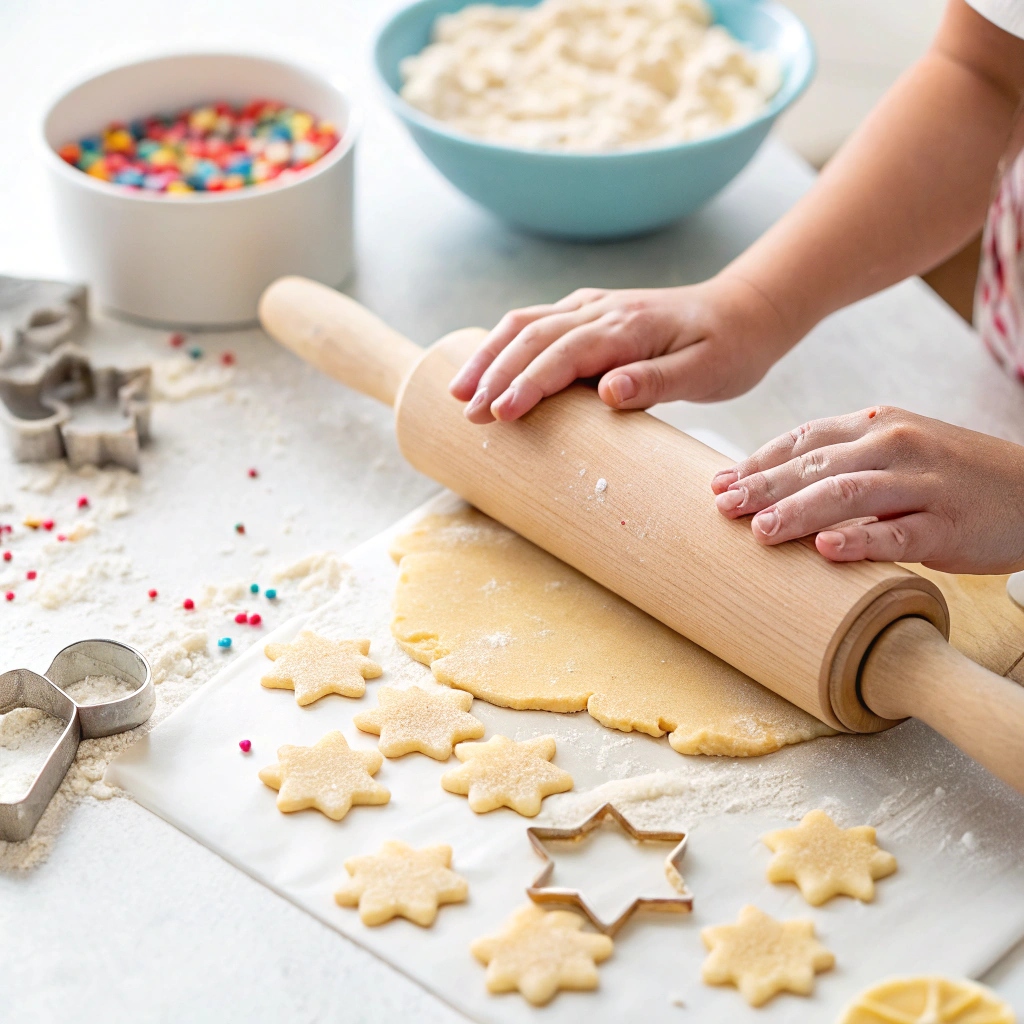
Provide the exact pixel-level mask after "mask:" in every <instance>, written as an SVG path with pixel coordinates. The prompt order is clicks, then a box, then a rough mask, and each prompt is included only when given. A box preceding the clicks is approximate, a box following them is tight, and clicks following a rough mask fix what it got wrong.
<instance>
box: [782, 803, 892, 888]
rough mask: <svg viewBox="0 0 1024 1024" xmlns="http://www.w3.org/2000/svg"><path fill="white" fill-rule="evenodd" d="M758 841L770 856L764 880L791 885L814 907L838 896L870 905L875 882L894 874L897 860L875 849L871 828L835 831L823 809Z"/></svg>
mask: <svg viewBox="0 0 1024 1024" xmlns="http://www.w3.org/2000/svg"><path fill="white" fill-rule="evenodd" d="M762 839H763V841H764V844H765V846H767V847H768V849H769V850H771V851H773V852H774V854H775V856H774V857H772V859H771V861H770V862H769V864H768V881H769V882H795V883H796V884H797V886H798V887H799V888H800V892H801V893H802V894H803V897H804V899H805V900H807V902H808V903H810V904H811V906H814V907H817V906H820V905H821V904H822V903H824V902H825V901H826V900H830V899H831V898H832V897H833V896H839V895H843V896H852V897H853V898H854V899H858V900H863V901H864V902H865V903H870V902H871V901H872V900H873V899H874V898H875V879H877V878H885V876H886V875H891V874H892V873H893V872H894V871H895V870H896V858H895V857H894V856H893V855H892V854H891V853H887V852H886V851H885V850H880V849H879V848H878V847H877V846H876V845H875V830H874V829H873V828H871V827H870V826H868V825H860V826H858V827H857V828H839V826H838V825H836V823H835V822H834V821H833V820H832V819H831V818H830V817H829V816H828V815H827V814H826V813H825V812H824V811H811V812H810V813H809V814H807V815H805V816H804V819H803V821H801V822H800V824H799V825H797V826H796V827H795V828H783V829H779V830H778V831H776V832H769V833H768V834H767V835H766V836H763V837H762Z"/></svg>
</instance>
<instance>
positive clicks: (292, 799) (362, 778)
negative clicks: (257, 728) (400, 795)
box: [260, 731, 391, 821]
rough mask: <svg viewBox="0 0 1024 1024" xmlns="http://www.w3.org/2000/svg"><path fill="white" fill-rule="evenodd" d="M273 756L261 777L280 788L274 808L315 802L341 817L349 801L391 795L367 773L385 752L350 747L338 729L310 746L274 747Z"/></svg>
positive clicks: (377, 800)
mask: <svg viewBox="0 0 1024 1024" xmlns="http://www.w3.org/2000/svg"><path fill="white" fill-rule="evenodd" d="M277 762H278V763H277V764H271V765H268V766H267V767H266V768H263V769H262V770H261V771H260V781H261V782H265V783H266V784H267V785H268V786H269V787H270V788H271V789H276V790H277V791H278V792H277V809H278V810H279V811H284V812H285V813H289V812H291V811H303V810H305V809H306V808H307V807H315V808H316V809H317V810H318V811H322V812H323V813H324V814H326V815H327V817H328V818H332V819H333V820H334V821H341V819H342V818H344V817H345V815H346V814H348V812H349V810H350V809H351V807H352V805H353V804H386V803H387V802H388V801H389V800H390V799H391V793H390V792H389V791H388V790H387V789H386V788H385V787H384V786H382V785H381V784H380V783H379V782H374V781H373V779H371V778H370V776H371V775H375V774H376V773H377V771H378V770H379V769H380V766H381V765H382V764H383V763H384V758H383V757H381V755H380V754H379V753H378V752H377V751H376V750H352V749H351V748H350V747H349V745H348V741H347V740H346V739H345V737H344V736H343V735H342V734H341V733H340V732H337V731H334V732H329V733H327V735H326V736H324V737H323V738H322V739H321V740H319V741H318V742H317V744H316V745H315V746H312V747H293V746H290V745H289V746H284V747H278V748H277Z"/></svg>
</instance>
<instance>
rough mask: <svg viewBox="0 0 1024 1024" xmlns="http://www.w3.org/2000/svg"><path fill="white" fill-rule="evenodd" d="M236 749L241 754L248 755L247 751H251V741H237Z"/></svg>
mask: <svg viewBox="0 0 1024 1024" xmlns="http://www.w3.org/2000/svg"><path fill="white" fill-rule="evenodd" d="M238 748H239V749H240V750H241V751H242V753H243V754H248V753H249V751H250V750H252V740H239V741H238Z"/></svg>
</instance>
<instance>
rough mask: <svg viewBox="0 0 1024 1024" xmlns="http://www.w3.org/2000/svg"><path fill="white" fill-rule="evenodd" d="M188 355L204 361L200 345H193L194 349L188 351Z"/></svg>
mask: <svg viewBox="0 0 1024 1024" xmlns="http://www.w3.org/2000/svg"><path fill="white" fill-rule="evenodd" d="M188 354H189V355H190V356H191V357H192V358H193V359H202V358H203V350H202V349H201V348H200V347H199V346H198V345H193V347H192V348H190V349H189V350H188Z"/></svg>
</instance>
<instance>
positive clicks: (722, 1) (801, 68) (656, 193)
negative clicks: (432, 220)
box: [374, 0, 814, 240]
mask: <svg viewBox="0 0 1024 1024" xmlns="http://www.w3.org/2000/svg"><path fill="white" fill-rule="evenodd" d="M470 2H473V0H419V2H417V3H414V4H412V5H411V6H409V7H406V8H404V9H402V10H401V11H399V12H398V13H397V14H396V15H395V16H394V17H392V18H391V20H390V21H388V23H387V24H386V25H385V26H384V28H383V29H382V30H381V32H380V34H379V35H378V37H377V41H376V45H375V48H374V58H375V63H376V67H377V71H378V73H379V75H380V77H381V78H382V79H383V82H384V85H385V92H386V94H387V97H388V100H389V102H390V104H391V107H392V109H393V110H394V111H395V113H396V114H398V116H399V117H400V118H401V119H402V121H403V122H404V123H405V126H406V127H407V128H408V129H409V132H410V133H411V135H412V137H413V138H414V139H415V140H416V143H417V144H418V145H419V147H420V149H422V150H423V152H424V154H426V156H427V158H428V159H429V160H430V161H431V163H433V164H434V166H435V167H436V168H437V169H438V170H439V171H440V172H441V173H442V174H443V175H444V176H445V177H446V178H447V179H448V180H449V181H450V182H451V183H452V184H453V185H455V187H456V188H458V189H461V191H463V192H464V193H465V194H466V195H467V196H469V197H470V198H471V199H475V200H476V201H477V202H478V203H480V204H481V205H482V206H485V207H487V209H489V210H491V211H493V212H494V213H496V214H497V215H498V216H499V217H501V218H502V219H504V220H506V221H509V222H510V223H512V224H516V225H518V226H519V227H522V228H525V229H526V230H528V231H533V232H536V233H539V234H543V235H551V236H555V237H561V238H572V239H594V240H596V239H610V238H622V237H626V236H629V235H639V234H644V233H645V232H649V231H654V230H655V229H657V228H660V227H664V226H665V225H666V224H670V223H672V222H673V221H675V220H678V219H679V218H680V217H685V216H686V215H687V214H688V213H691V212H692V211H693V210H695V209H696V208H697V207H698V206H700V205H701V204H702V203H705V202H707V200H709V199H710V198H711V197H712V196H713V195H715V194H716V193H717V192H719V191H721V189H723V188H724V187H725V186H726V185H727V184H728V183H729V182H730V181H731V180H732V179H733V178H734V177H735V176H736V175H737V174H738V173H739V172H740V171H741V170H742V169H743V168H744V167H745V166H746V164H747V163H748V162H749V161H750V159H751V157H752V156H753V155H754V153H755V152H756V151H757V148H758V146H760V145H761V143H762V142H763V141H764V138H765V136H766V135H767V134H768V131H769V129H770V128H771V126H772V124H773V123H774V121H775V119H776V118H777V117H778V116H779V114H781V113H782V111H784V110H785V109H786V108H787V107H788V106H789V105H790V104H791V103H792V102H793V101H794V100H795V99H796V98H797V97H798V96H799V95H800V94H801V93H802V92H803V91H804V89H805V88H806V87H807V85H808V83H809V82H810V80H811V77H812V76H813V74H814V44H813V43H812V42H811V38H810V35H809V34H808V32H807V29H806V28H805V27H804V25H803V23H802V22H801V21H800V20H799V19H798V18H797V17H796V15H794V14H792V13H791V12H790V11H789V10H787V9H786V8H785V7H783V6H782V5H781V4H778V3H774V2H772V0H709V6H710V7H711V9H712V11H713V13H714V17H715V21H716V22H718V23H720V24H722V25H724V26H725V28H726V29H728V30H729V32H731V33H732V34H733V35H734V36H735V37H736V38H737V39H740V40H742V41H743V42H744V43H746V44H747V45H749V46H750V47H752V48H753V49H757V50H772V51H773V52H774V53H775V54H776V55H777V57H778V59H779V62H780V65H781V70H782V86H781V88H780V89H779V91H778V92H777V93H776V94H775V96H774V97H773V98H772V100H771V102H770V103H769V105H768V107H767V108H766V109H765V111H764V112H763V113H762V114H761V115H760V116H759V117H756V118H755V119H754V120H753V121H748V122H747V123H746V124H743V125H740V126H739V127H738V128H731V129H729V130H728V131H724V132H721V133H720V134H718V135H713V136H709V137H708V138H704V139H699V140H697V141H694V142H682V143H676V144H673V145H668V146H657V147H652V148H648V149H633V150H627V151H624V152H616V153H563V152H549V151H544V150H535V149H523V148H520V147H516V146H505V145H500V144H496V143H492V142H484V141H482V140H480V139H478V138H475V137H474V136H472V135H467V134H466V133H465V132H460V131H457V130H455V129H453V128H450V127H448V126H446V125H445V124H444V122H442V121H438V120H436V119H434V118H432V117H429V116H427V115H426V114H424V113H422V112H421V111H419V110H417V109H416V108H415V107H413V106H411V105H410V104H408V103H406V102H405V100H403V99H402V98H401V96H399V94H398V90H399V89H400V88H401V84H402V82H401V76H400V74H399V71H398V66H399V64H400V62H401V61H402V59H403V58H404V57H408V56H410V55H411V54H415V53H419V52H420V50H422V49H423V47H424V46H426V45H427V43H428V42H429V41H430V32H431V28H432V26H433V24H434V20H435V19H436V18H437V16H438V15H440V14H448V13H451V12H453V11H457V10H459V9H460V8H462V7H465V6H467V5H468V4H469V3H470ZM477 2H479V0H477ZM489 2H491V3H498V4H501V5H502V6H527V7H529V6H533V5H534V4H535V3H537V2H538V0H489Z"/></svg>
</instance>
